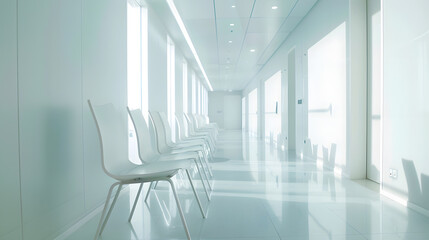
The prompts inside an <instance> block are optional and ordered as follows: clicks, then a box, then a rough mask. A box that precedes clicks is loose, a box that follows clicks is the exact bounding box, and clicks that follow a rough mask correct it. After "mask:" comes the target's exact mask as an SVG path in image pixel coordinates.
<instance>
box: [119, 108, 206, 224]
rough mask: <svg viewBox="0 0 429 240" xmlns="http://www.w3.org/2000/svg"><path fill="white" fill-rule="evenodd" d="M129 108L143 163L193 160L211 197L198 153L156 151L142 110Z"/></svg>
mask: <svg viewBox="0 0 429 240" xmlns="http://www.w3.org/2000/svg"><path fill="white" fill-rule="evenodd" d="M127 110H128V113H129V115H130V118H131V121H132V123H133V125H134V129H135V130H136V136H137V143H138V153H139V157H140V160H141V161H142V162H143V163H151V162H154V161H166V160H170V161H171V160H180V159H184V158H185V159H191V160H193V161H194V162H195V165H196V166H197V170H198V174H199V176H200V178H201V183H202V184H203V187H204V190H205V192H206V195H207V198H208V199H210V197H209V193H208V191H207V188H206V186H205V185H204V180H203V176H202V174H201V171H200V168H199V166H198V162H197V160H198V158H199V156H198V154H196V153H193V152H189V153H186V152H185V153H164V154H160V153H159V152H158V151H154V149H153V148H152V144H151V142H152V141H151V138H150V132H149V128H148V125H147V123H146V120H145V119H144V117H143V114H142V111H141V110H140V109H134V110H130V109H129V108H127ZM156 144H157V143H156V141H155V145H156ZM155 147H156V146H155ZM152 185H153V184H152V183H151V186H150V187H149V189H148V192H147V194H146V198H145V201H147V199H148V196H149V193H150V190H151V189H152ZM140 192H141V188H140V189H139V192H138V193H137V197H138V196H139V195H140ZM195 194H196V193H195ZM196 196H197V195H196ZM197 198H198V197H197ZM135 203H136V202H135ZM198 204H199V206H200V209H201V212H202V214H203V217H205V213H204V211H203V210H202V206H201V203H200V201H199V200H198ZM130 218H131V217H130Z"/></svg>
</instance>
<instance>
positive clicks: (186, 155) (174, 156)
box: [158, 152, 198, 161]
mask: <svg viewBox="0 0 429 240" xmlns="http://www.w3.org/2000/svg"><path fill="white" fill-rule="evenodd" d="M195 158H198V153H196V152H178V153H167V154H162V155H160V156H159V158H158V160H160V161H172V160H175V161H176V160H180V159H195Z"/></svg>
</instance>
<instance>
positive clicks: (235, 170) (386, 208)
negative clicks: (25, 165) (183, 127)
mask: <svg viewBox="0 0 429 240" xmlns="http://www.w3.org/2000/svg"><path fill="white" fill-rule="evenodd" d="M218 141H219V142H218V144H217V145H218V150H217V153H216V156H215V159H214V161H213V162H212V167H213V171H214V180H213V181H214V182H213V183H214V191H213V193H212V200H211V202H208V201H206V199H207V198H204V190H203V187H202V185H201V182H200V181H199V180H198V176H196V175H194V178H195V181H194V183H195V184H196V188H197V191H198V194H199V195H200V198H201V200H204V201H203V205H204V209H206V208H207V209H208V214H207V219H202V218H201V214H200V212H199V209H198V205H197V203H196V201H195V198H194V196H193V193H192V190H191V188H190V186H189V184H188V183H187V181H185V180H184V179H182V177H181V176H180V175H179V176H178V177H177V179H176V182H177V186H178V194H179V198H180V201H181V203H182V207H183V209H184V212H185V217H186V220H187V222H188V225H189V230H190V232H191V236H192V239H205V240H209V239H212V240H214V239H218V240H220V239H224V240H226V239H235V240H238V239H240V240H244V239H249V240H250V239H253V240H256V239H258V240H259V239H263V240H274V239H276V240H279V239H295V240H298V239H299V240H312V239H316V240H325V239H329V240H335V239H351V240H354V239H380V240H381V239H394V240H399V239H427V237H426V236H429V228H428V226H429V219H428V218H427V217H424V216H422V215H420V214H418V213H416V212H414V211H412V210H410V209H407V208H405V207H403V206H401V205H399V204H396V203H395V202H392V201H390V200H388V199H385V198H383V197H380V195H379V193H378V192H375V191H372V190H370V189H368V188H366V187H365V186H364V185H365V184H360V183H356V182H354V181H350V180H347V179H342V178H338V177H336V176H335V174H334V173H333V171H332V169H331V168H323V167H322V168H320V167H319V168H318V166H317V164H316V160H315V159H312V158H304V160H302V159H301V158H297V157H296V154H295V153H289V152H285V151H282V150H278V149H277V148H275V147H273V146H272V145H270V144H266V143H265V142H263V141H262V140H259V139H256V138H255V137H251V136H249V135H247V134H242V133H241V132H238V131H237V132H221V135H220V136H219V140H218ZM308 151H311V150H310V149H309V150H308ZM323 151H324V153H325V154H324V161H325V162H326V164H328V165H335V147H333V146H330V147H329V149H327V148H326V150H325V149H324V150H323ZM216 159H218V160H216ZM219 159H220V160H219ZM146 189H147V186H145V187H144V190H143V193H146ZM137 190H138V186H133V187H130V188H129V191H128V192H126V194H122V195H121V197H120V198H119V200H118V203H117V204H118V205H117V207H116V208H115V210H114V212H113V213H112V217H111V219H110V221H109V223H108V224H107V226H106V230H105V232H104V233H103V236H102V239H105V240H109V239H112V240H113V239H115V240H117V239H121V240H122V239H139V240H140V239H159V240H161V239H162V240H169V239H186V235H185V233H184V230H183V227H182V223H181V220H180V217H179V215H178V214H177V209H176V205H175V202H174V198H173V196H172V193H171V190H170V188H169V187H168V185H167V184H164V183H160V184H159V186H158V187H157V188H156V190H154V191H152V192H151V194H150V196H149V198H148V202H147V203H144V202H143V200H141V202H139V204H138V205H137V209H136V213H135V215H134V219H133V221H132V222H131V224H129V223H128V222H127V218H128V214H129V209H130V205H132V203H133V200H134V197H135V194H136V192H137ZM141 199H144V196H143V197H142V198H141ZM98 219H99V215H96V216H95V217H94V218H93V219H91V220H90V221H89V222H87V223H86V224H85V225H83V226H82V227H81V228H79V229H78V230H77V231H76V232H74V233H73V234H72V235H71V236H70V237H69V238H68V239H79V240H81V239H92V238H93V234H94V232H95V229H96V226H97V221H98ZM423 236H425V237H426V238H423Z"/></svg>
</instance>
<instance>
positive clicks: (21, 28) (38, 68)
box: [18, 0, 84, 239]
mask: <svg viewBox="0 0 429 240" xmlns="http://www.w3.org/2000/svg"><path fill="white" fill-rule="evenodd" d="M18 3H19V4H18V16H19V20H18V36H19V38H18V65H19V68H18V76H19V96H20V97H19V123H20V126H19V127H20V152H21V173H22V175H21V177H22V179H21V182H22V210H23V213H22V215H23V223H24V226H23V227H24V228H23V229H24V238H26V239H30V238H31V239H48V238H50V237H51V236H53V235H55V234H56V232H58V231H59V230H60V229H62V228H64V227H65V226H66V225H68V224H69V223H70V222H72V221H73V220H74V219H76V218H77V217H78V216H80V215H81V214H82V213H83V211H84V191H83V190H84V189H83V184H84V182H83V181H84V180H83V161H82V154H83V151H82V102H81V95H82V81H81V74H82V72H81V64H82V62H81V24H80V21H81V7H82V6H81V1H49V0H43V1H37V2H36V1H30V0H22V1H21V0H20V1H19V2H18Z"/></svg>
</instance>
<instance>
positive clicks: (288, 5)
mask: <svg viewBox="0 0 429 240" xmlns="http://www.w3.org/2000/svg"><path fill="white" fill-rule="evenodd" d="M297 1H298V0H257V1H256V4H255V8H254V9H253V14H252V17H287V16H288V15H289V13H290V12H291V10H292V8H293V7H294V5H295V3H296V2H297ZM273 6H276V7H277V9H272V7H273Z"/></svg>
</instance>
